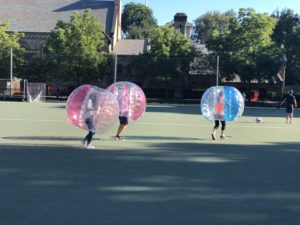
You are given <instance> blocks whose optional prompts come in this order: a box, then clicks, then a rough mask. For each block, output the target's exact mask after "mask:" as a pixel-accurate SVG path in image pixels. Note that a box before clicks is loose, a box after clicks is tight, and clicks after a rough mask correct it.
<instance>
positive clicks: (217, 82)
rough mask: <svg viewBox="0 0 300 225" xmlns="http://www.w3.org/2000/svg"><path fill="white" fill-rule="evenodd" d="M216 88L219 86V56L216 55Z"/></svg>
mask: <svg viewBox="0 0 300 225" xmlns="http://www.w3.org/2000/svg"><path fill="white" fill-rule="evenodd" d="M216 84H217V85H216V86H218V85H219V55H217V81H216Z"/></svg>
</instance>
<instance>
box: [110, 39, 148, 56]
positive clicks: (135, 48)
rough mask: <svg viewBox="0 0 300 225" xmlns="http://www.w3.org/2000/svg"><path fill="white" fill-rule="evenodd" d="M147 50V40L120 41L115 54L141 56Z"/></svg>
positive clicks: (115, 48)
mask: <svg viewBox="0 0 300 225" xmlns="http://www.w3.org/2000/svg"><path fill="white" fill-rule="evenodd" d="M146 50H147V41H146V40H145V39H121V40H119V41H118V42H117V43H116V45H115V47H114V50H113V52H114V53H116V54H118V55H139V54H143V53H145V52H146Z"/></svg>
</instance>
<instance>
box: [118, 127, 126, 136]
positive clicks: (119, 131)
mask: <svg viewBox="0 0 300 225" xmlns="http://www.w3.org/2000/svg"><path fill="white" fill-rule="evenodd" d="M126 128H127V125H122V124H121V125H120V126H119V129H118V132H117V135H116V136H122V134H123V133H124V131H125V130H126Z"/></svg>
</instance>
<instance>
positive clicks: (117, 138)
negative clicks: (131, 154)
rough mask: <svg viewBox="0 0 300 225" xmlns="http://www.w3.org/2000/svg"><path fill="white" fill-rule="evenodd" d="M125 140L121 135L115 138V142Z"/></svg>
mask: <svg viewBox="0 0 300 225" xmlns="http://www.w3.org/2000/svg"><path fill="white" fill-rule="evenodd" d="M123 139H124V138H123V137H121V136H119V135H117V136H115V140H117V141H123Z"/></svg>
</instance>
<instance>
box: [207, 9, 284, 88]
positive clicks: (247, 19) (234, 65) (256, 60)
mask: <svg viewBox="0 0 300 225" xmlns="http://www.w3.org/2000/svg"><path fill="white" fill-rule="evenodd" d="M276 22H277V20H276V19H275V18H272V17H271V16H268V15H267V14H266V13H256V12H255V10H254V9H243V8H242V9H240V10H239V13H238V17H237V18H235V19H232V20H231V21H230V25H229V27H228V32H227V33H221V34H219V35H215V36H212V37H211V38H210V40H209V42H208V48H209V49H211V50H214V51H215V52H216V54H218V55H220V59H221V61H220V68H221V69H222V72H224V74H225V76H226V77H227V78H231V77H232V75H234V74H238V75H239V76H240V77H241V79H242V80H243V81H248V82H249V81H251V80H253V79H257V80H259V81H263V80H264V79H265V78H268V79H269V80H270V79H271V77H272V76H274V70H273V68H274V67H275V66H276V63H277V61H278V60H279V58H280V57H281V56H282V51H281V50H280V48H278V47H277V46H276V45H275V43H274V42H272V39H271V34H272V33H273V29H274V27H275V25H276ZM266 54H269V55H266ZM270 59H272V60H275V61H271V60H270ZM262 65H263V66H266V65H268V66H267V68H269V70H266V69H265V68H264V67H262ZM270 68H272V69H270Z"/></svg>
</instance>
